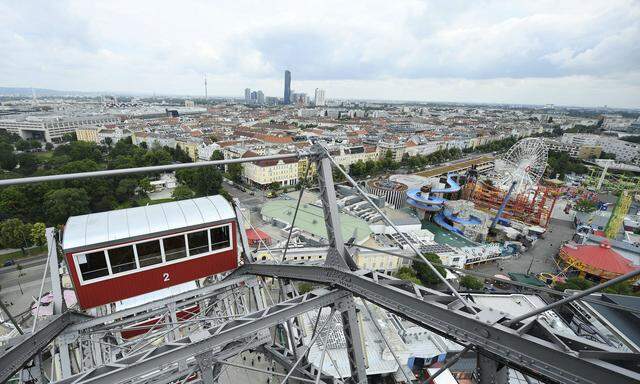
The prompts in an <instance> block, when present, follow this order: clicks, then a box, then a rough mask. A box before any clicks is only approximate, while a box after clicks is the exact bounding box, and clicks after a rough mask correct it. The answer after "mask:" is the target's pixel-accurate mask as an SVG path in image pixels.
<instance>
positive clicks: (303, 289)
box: [298, 282, 313, 295]
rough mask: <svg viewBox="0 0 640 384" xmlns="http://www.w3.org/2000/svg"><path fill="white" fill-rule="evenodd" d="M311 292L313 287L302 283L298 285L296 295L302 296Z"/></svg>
mask: <svg viewBox="0 0 640 384" xmlns="http://www.w3.org/2000/svg"><path fill="white" fill-rule="evenodd" d="M311 291H313V285H312V284H311V283H307V282H302V283H300V284H298V293H299V294H301V295H303V294H305V293H307V292H311Z"/></svg>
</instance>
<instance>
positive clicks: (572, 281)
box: [553, 277, 593, 291]
mask: <svg viewBox="0 0 640 384" xmlns="http://www.w3.org/2000/svg"><path fill="white" fill-rule="evenodd" d="M591 287H593V283H592V282H590V281H589V280H585V279H583V278H582V277H570V278H568V279H567V280H565V282H564V283H556V284H555V285H554V286H553V288H554V289H556V290H558V291H564V290H567V289H572V290H579V291H584V290H585V289H589V288H591Z"/></svg>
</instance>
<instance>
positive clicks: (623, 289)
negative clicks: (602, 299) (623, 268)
mask: <svg viewBox="0 0 640 384" xmlns="http://www.w3.org/2000/svg"><path fill="white" fill-rule="evenodd" d="M602 291H603V292H606V293H614V294H616V295H627V296H632V295H636V293H635V292H634V291H633V286H632V285H631V283H630V282H629V281H623V282H620V283H618V284H614V285H612V286H610V287H607V288H605V289H603V290H602Z"/></svg>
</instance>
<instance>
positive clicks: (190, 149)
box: [176, 139, 200, 161]
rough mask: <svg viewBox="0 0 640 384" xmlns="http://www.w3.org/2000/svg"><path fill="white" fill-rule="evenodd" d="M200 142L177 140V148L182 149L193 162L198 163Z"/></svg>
mask: <svg viewBox="0 0 640 384" xmlns="http://www.w3.org/2000/svg"><path fill="white" fill-rule="evenodd" d="M199 145H200V143H199V142H197V141H193V140H188V139H176V147H178V148H180V149H182V150H183V151H184V152H185V153H186V154H187V156H189V158H190V159H191V160H193V161H198V146H199Z"/></svg>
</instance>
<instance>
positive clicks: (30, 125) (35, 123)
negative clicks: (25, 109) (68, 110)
mask: <svg viewBox="0 0 640 384" xmlns="http://www.w3.org/2000/svg"><path fill="white" fill-rule="evenodd" d="M118 122H120V119H119V118H118V117H117V116H110V115H101V116H85V117H29V118H25V119H22V120H19V119H4V120H0V129H6V130H7V132H9V133H15V134H17V135H19V136H20V137H22V138H23V139H38V140H44V141H46V142H53V141H61V140H62V137H63V136H64V135H65V134H67V133H75V131H76V129H77V128H80V127H85V126H96V125H106V124H116V123H118Z"/></svg>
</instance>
